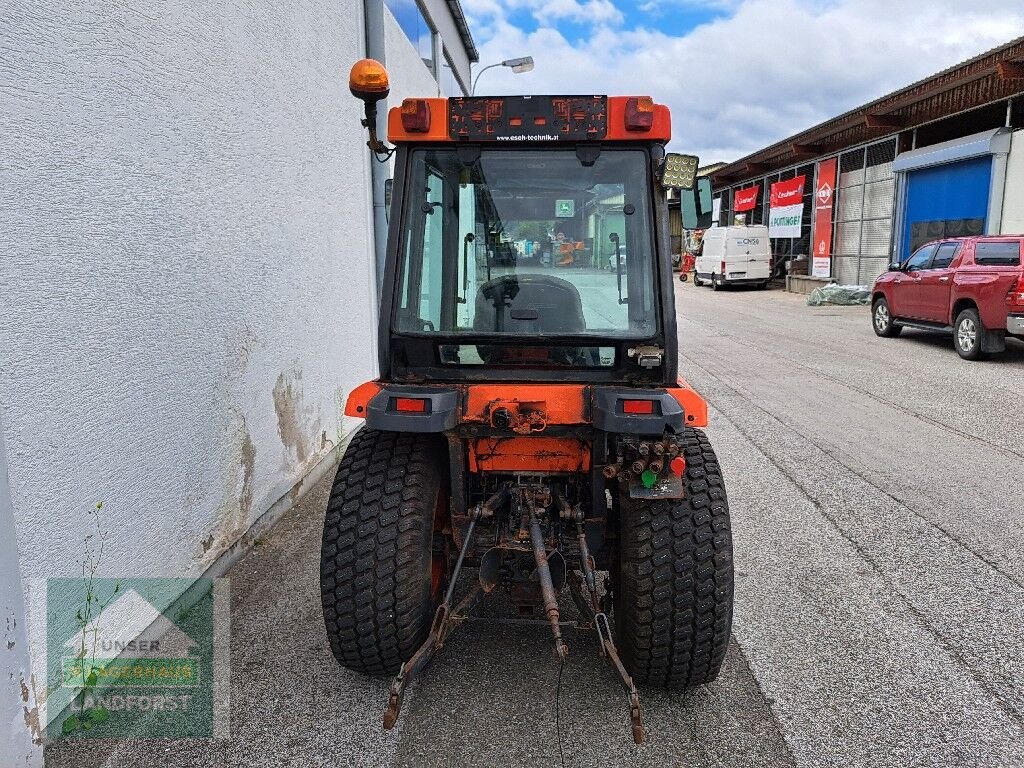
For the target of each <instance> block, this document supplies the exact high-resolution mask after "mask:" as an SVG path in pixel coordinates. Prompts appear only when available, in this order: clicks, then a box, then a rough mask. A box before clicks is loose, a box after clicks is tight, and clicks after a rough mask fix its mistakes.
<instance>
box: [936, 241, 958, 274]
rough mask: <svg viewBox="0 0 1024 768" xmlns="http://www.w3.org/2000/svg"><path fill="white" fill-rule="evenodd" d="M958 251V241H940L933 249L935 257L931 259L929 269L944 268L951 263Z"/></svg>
mask: <svg viewBox="0 0 1024 768" xmlns="http://www.w3.org/2000/svg"><path fill="white" fill-rule="evenodd" d="M959 251H960V243H942V244H941V245H940V246H939V247H938V248H937V249H936V250H935V258H934V259H932V265H931V269H945V268H946V267H948V266H949V265H950V264H952V263H953V259H955V258H956V255H957V253H959Z"/></svg>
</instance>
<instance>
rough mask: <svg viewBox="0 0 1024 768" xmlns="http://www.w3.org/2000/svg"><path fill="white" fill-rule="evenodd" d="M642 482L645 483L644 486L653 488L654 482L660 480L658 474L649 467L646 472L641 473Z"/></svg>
mask: <svg viewBox="0 0 1024 768" xmlns="http://www.w3.org/2000/svg"><path fill="white" fill-rule="evenodd" d="M640 482H642V483H643V484H644V488H653V487H654V484H655V483H656V482H658V476H657V475H656V474H655V473H654V472H652V471H651V470H649V469H645V470H644V473H643V474H642V475H640Z"/></svg>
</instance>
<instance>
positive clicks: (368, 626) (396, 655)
mask: <svg viewBox="0 0 1024 768" xmlns="http://www.w3.org/2000/svg"><path fill="white" fill-rule="evenodd" d="M444 455H445V452H444V451H443V450H442V446H440V445H438V443H437V441H436V440H434V439H433V436H431V435H418V434H404V433H397V432H380V431H377V430H373V429H365V428H364V429H361V430H360V431H359V432H358V433H356V435H355V437H353V438H352V442H350V443H349V445H348V448H347V450H346V451H345V456H344V458H342V460H341V464H340V465H339V467H338V474H337V476H336V477H335V479H334V486H333V487H332V489H331V496H330V500H329V501H328V503H327V515H326V518H325V520H324V534H323V543H322V546H321V549H320V594H321V602H322V605H323V612H324V625H325V627H326V629H327V639H328V641H329V642H330V645H331V651H332V652H333V653H334V657H335V658H336V659H337V660H338V662H339V663H340V664H342V665H343V666H345V667H348V668H349V669H351V670H354V671H356V672H361V673H363V674H367V675H394V674H397V672H398V668H399V667H400V666H401V664H402V662H404V661H407V660H408V659H409V658H410V657H411V656H412V654H413V653H414V652H415V651H416V649H417V648H418V647H419V646H420V645H421V644H422V643H423V641H424V639H426V636H427V632H428V631H429V629H430V622H431V620H432V618H433V614H434V610H435V608H436V606H437V605H438V604H440V597H441V593H442V590H443V588H444V586H445V583H444V582H445V581H446V576H447V567H446V566H447V562H446V558H445V556H444V542H443V540H439V539H443V535H442V534H440V533H439V532H438V531H439V530H440V528H441V526H440V525H438V523H439V522H441V521H442V520H443V517H444V516H445V515H446V514H447V495H446V493H445V491H446V486H445V485H444V484H443V478H444V475H445V472H444V469H443V466H444V465H443V464H442V462H441V460H440V458H439V457H441V456H444Z"/></svg>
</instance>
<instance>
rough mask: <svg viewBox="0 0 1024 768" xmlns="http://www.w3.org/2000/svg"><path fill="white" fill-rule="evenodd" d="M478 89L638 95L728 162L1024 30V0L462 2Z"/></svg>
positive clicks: (701, 149)
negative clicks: (531, 65)
mask: <svg viewBox="0 0 1024 768" xmlns="http://www.w3.org/2000/svg"><path fill="white" fill-rule="evenodd" d="M462 6H463V10H464V11H465V13H466V16H467V17H468V18H469V21H470V29H471V31H472V34H473V37H474V40H475V41H476V43H477V47H478V48H479V50H480V63H481V66H483V65H486V64H491V63H494V62H497V61H501V60H502V59H506V58H510V57H514V56H522V55H527V54H529V55H531V56H533V58H534V60H535V62H536V69H534V71H533V72H530V73H529V74H521V75H515V74H512V73H511V72H510V71H509V70H507V69H505V68H502V67H498V68H496V69H492V70H490V71H488V72H487V73H486V74H485V75H483V77H481V78H480V85H479V86H478V88H477V93H479V94H487V93H510V94H511V93H607V94H646V95H651V96H654V97H655V99H656V100H658V101H660V102H663V103H666V104H668V105H669V106H670V107H671V108H672V118H673V142H672V148H673V149H675V150H677V151H684V152H696V153H697V154H699V155H700V157H701V160H702V162H712V161H715V160H724V161H731V160H736V159H738V158H740V157H742V156H744V155H746V154H749V153H750V152H753V151H755V150H757V149H760V148H762V147H764V146H766V145H768V144H771V143H773V142H775V141H778V140H779V139H783V138H786V137H787V136H790V135H792V134H794V133H796V132H797V131H800V130H802V129H804V128H808V127H810V126H812V125H815V124H816V123H820V122H821V121H823V120H826V119H828V118H830V117H833V116H835V115H837V114H840V113H842V112H844V111H846V110H848V109H852V108H854V107H858V106H860V105H861V104H864V103H865V102H868V101H870V100H872V99H874V98H877V97H879V96H882V95H884V94H886V93H889V92H890V91H893V90H896V89H898V88H901V87H903V86H905V85H908V84H910V83H912V82H914V81H915V80H918V79H920V78H922V77H926V76H928V75H930V74H933V73H935V72H937V71H939V70H940V69H944V68H946V67H949V66H951V65H953V64H956V63H957V62H960V61H963V60H964V59H967V58H970V57H972V56H975V55H977V54H978V53H981V52H983V51H986V50H988V49H989V48H992V47H995V46H996V45H999V44H1001V43H1005V42H1007V41H1009V40H1011V39H1013V38H1015V37H1019V36H1021V35H1024V2H1022V0H973V1H972V2H966V1H965V0H819V1H817V2H815V1H813V0H639V2H626V1H625V0H462Z"/></svg>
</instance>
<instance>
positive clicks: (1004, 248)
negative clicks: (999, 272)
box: [974, 241, 1020, 267]
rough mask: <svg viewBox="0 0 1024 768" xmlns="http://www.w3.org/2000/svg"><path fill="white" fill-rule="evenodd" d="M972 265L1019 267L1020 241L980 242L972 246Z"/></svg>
mask: <svg viewBox="0 0 1024 768" xmlns="http://www.w3.org/2000/svg"><path fill="white" fill-rule="evenodd" d="M974 263H975V264H983V265H988V266H1001V267H1019V266H1020V241H1015V242H1000V243H991V242H980V243H978V244H977V245H975V246H974Z"/></svg>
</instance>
